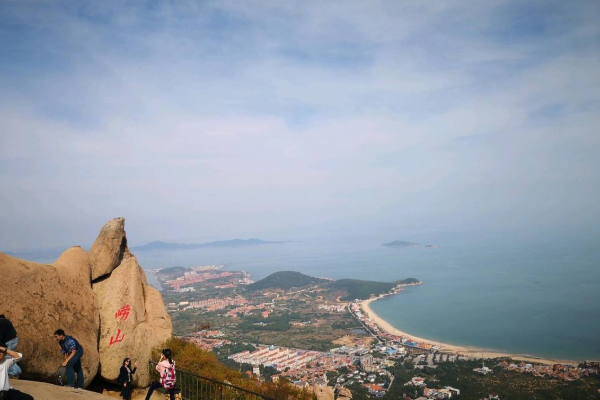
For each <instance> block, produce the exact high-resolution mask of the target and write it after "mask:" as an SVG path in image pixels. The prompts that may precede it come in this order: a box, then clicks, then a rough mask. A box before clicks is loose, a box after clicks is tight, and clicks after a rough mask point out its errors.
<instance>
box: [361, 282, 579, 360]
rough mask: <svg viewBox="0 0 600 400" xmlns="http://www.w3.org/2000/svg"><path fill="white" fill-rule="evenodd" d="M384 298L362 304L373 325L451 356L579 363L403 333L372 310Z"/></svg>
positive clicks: (365, 301)
mask: <svg viewBox="0 0 600 400" xmlns="http://www.w3.org/2000/svg"><path fill="white" fill-rule="evenodd" d="M401 290H402V289H401V288H400V290H398V291H396V292H394V293H392V295H393V294H397V293H398V292H399V291H401ZM383 297H385V296H378V297H371V298H369V299H367V300H363V301H361V302H360V307H361V309H362V310H363V313H364V314H365V316H366V317H367V318H368V319H370V320H371V321H372V322H373V323H375V324H376V325H377V326H378V327H379V328H380V330H381V331H383V332H385V333H387V334H390V335H395V336H401V337H404V338H407V339H410V340H411V341H412V342H418V343H421V344H427V345H430V346H437V347H439V351H440V352H444V353H451V354H456V355H461V356H465V357H472V358H485V359H492V358H499V357H508V358H511V359H513V360H518V361H524V362H529V363H538V364H547V365H553V364H574V365H577V364H578V363H579V362H578V361H574V360H556V359H549V358H543V357H535V356H530V355H519V354H511V353H506V352H502V351H496V350H490V349H482V348H478V347H471V346H458V345H453V344H448V343H442V342H437V341H435V340H429V339H425V338H421V337H418V336H415V335H412V334H410V333H408V332H403V331H401V330H399V329H397V328H395V327H394V326H392V325H391V324H390V323H389V322H388V321H386V320H384V319H383V318H381V317H380V316H379V315H377V313H375V312H374V311H373V309H372V308H371V303H373V302H374V301H375V300H378V299H381V298H383Z"/></svg>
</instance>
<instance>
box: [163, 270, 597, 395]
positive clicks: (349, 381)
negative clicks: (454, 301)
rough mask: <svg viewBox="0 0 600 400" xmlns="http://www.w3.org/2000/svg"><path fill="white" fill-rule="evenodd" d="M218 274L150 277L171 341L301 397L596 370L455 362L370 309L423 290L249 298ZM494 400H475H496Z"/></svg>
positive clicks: (572, 376)
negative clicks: (288, 385) (445, 374)
mask: <svg viewBox="0 0 600 400" xmlns="http://www.w3.org/2000/svg"><path fill="white" fill-rule="evenodd" d="M223 268H224V267H223V266H222V265H211V266H202V267H193V268H189V269H184V268H178V267H176V268H171V269H167V270H159V271H156V275H157V277H158V279H159V281H160V282H161V285H162V286H163V288H165V290H164V291H163V296H164V297H165V299H166V300H167V308H168V311H169V313H170V314H171V316H172V319H173V323H174V327H175V330H176V332H177V334H178V336H179V337H182V338H185V340H188V341H190V342H193V343H196V344H198V345H199V346H201V347H202V348H203V349H205V350H207V351H213V352H215V353H217V354H218V355H219V357H220V358H221V359H222V360H223V361H226V362H229V363H235V364H237V365H239V366H240V367H239V368H242V369H243V370H246V371H247V373H249V374H252V375H254V376H256V377H258V378H259V379H269V380H272V381H276V380H279V379H286V380H288V381H290V382H293V383H294V384H295V385H297V386H298V387H301V388H306V387H313V388H314V387H318V388H321V390H323V388H330V389H331V390H333V391H334V392H335V393H340V392H342V393H346V394H347V393H351V395H353V396H354V397H356V398H361V397H365V396H366V397H370V398H382V397H386V396H387V397H389V396H391V395H393V396H399V398H404V399H450V398H457V397H461V396H464V394H465V392H464V391H465V388H464V387H460V385H458V383H459V382H457V381H452V382H443V379H440V377H439V376H438V375H439V372H440V371H447V370H457V371H460V373H461V374H464V375H465V376H470V377H473V379H480V380H482V382H484V383H485V382H488V381H490V382H491V381H496V380H498V379H499V377H503V379H506V378H505V376H506V374H510V376H514V377H518V376H522V377H523V378H525V379H527V377H529V376H530V377H532V378H531V379H533V378H536V379H540V378H543V379H548V380H552V381H561V382H565V384H567V383H569V382H574V381H578V380H583V379H587V378H589V377H597V376H598V365H597V363H590V364H587V365H577V364H575V363H573V364H568V363H556V364H549V363H548V362H535V361H532V360H525V361H520V360H516V359H511V358H510V357H508V356H506V357H499V358H493V359H490V358H487V357H486V358H482V357H481V355H478V354H474V353H473V352H462V353H461V352H460V351H456V350H455V348H452V347H450V346H444V345H443V344H439V343H436V342H432V341H427V340H423V339H418V338H416V337H414V336H411V335H408V334H404V333H403V332H400V331H397V330H394V329H393V328H390V327H389V325H388V324H387V323H386V322H385V321H383V320H381V319H380V318H379V317H378V316H377V315H376V314H374V313H373V312H372V310H371V309H370V307H369V305H370V303H371V302H372V301H374V300H376V299H378V298H382V297H384V296H388V295H393V294H398V293H400V292H401V291H402V289H403V288H404V287H405V286H409V285H410V286H414V285H419V284H422V282H420V281H417V280H411V281H409V283H401V284H391V285H389V286H387V287H385V289H386V290H385V291H384V292H381V293H377V294H376V293H370V295H369V296H367V297H366V298H363V299H346V300H342V299H343V298H344V291H343V290H338V289H337V288H335V287H333V288H332V287H331V282H330V281H329V280H318V281H307V282H308V283H307V284H306V285H303V286H301V287H296V288H295V289H293V290H291V289H287V288H281V287H277V286H276V285H269V286H268V287H261V288H260V289H258V290H253V287H254V286H253V285H255V283H254V282H253V281H252V280H251V279H250V276H249V274H247V273H246V272H243V271H226V270H223ZM259 283H260V282H259ZM265 368H266V371H270V372H269V373H268V374H266V373H264V371H265ZM477 377H479V378H477ZM540 382H541V381H540ZM490 387H492V388H493V386H490ZM498 392H500V393H501V391H500V390H498V391H493V390H490V392H489V393H487V394H485V393H484V396H485V397H482V398H490V399H492V398H501V397H500V395H499V394H498ZM461 393H462V394H461ZM388 395H389V396H388ZM489 396H491V397H489ZM494 396H495V397H494ZM387 397H386V398H387Z"/></svg>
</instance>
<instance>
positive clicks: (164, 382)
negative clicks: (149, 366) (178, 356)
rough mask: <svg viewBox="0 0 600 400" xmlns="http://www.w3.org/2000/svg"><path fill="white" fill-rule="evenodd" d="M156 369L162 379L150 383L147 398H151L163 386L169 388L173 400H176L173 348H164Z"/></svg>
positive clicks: (147, 399)
mask: <svg viewBox="0 0 600 400" xmlns="http://www.w3.org/2000/svg"><path fill="white" fill-rule="evenodd" d="M156 370H157V371H158V374H159V375H160V381H159V382H154V383H152V385H150V388H149V389H148V394H147V395H146V400H150V397H151V396H152V393H153V392H154V391H155V390H156V389H158V388H161V387H162V388H165V389H166V390H167V392H168V393H169V394H170V396H171V400H175V361H173V358H172V354H171V349H163V351H162V354H161V355H160V360H159V361H158V364H156Z"/></svg>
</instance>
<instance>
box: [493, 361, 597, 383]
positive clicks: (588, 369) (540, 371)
mask: <svg viewBox="0 0 600 400" xmlns="http://www.w3.org/2000/svg"><path fill="white" fill-rule="evenodd" d="M500 366H501V367H502V368H503V369H506V370H508V371H515V372H520V373H529V374H533V375H535V376H540V377H552V378H555V379H560V380H563V381H567V382H570V381H574V380H577V379H580V378H582V377H584V376H590V375H597V374H598V366H596V367H594V366H593V365H589V366H588V365H583V366H579V367H578V366H574V365H571V364H554V365H545V364H530V363H525V362H521V363H518V364H517V363H509V362H508V361H502V362H501V363H500Z"/></svg>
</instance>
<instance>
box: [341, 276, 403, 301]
mask: <svg viewBox="0 0 600 400" xmlns="http://www.w3.org/2000/svg"><path fill="white" fill-rule="evenodd" d="M395 286H396V283H390V282H374V281H361V280H358V279H339V280H337V281H335V282H332V283H331V288H333V289H335V290H343V291H344V292H346V296H344V297H342V299H341V300H344V301H348V300H355V299H359V300H365V299H368V298H369V297H371V296H379V295H380V294H384V293H388V292H390V291H391V290H392V289H394V287H395Z"/></svg>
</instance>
